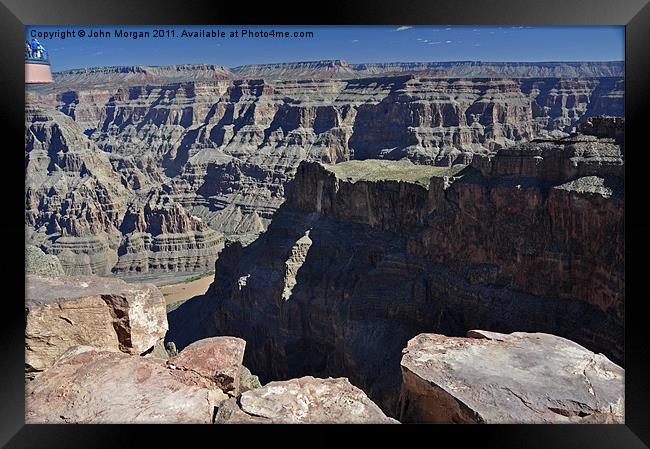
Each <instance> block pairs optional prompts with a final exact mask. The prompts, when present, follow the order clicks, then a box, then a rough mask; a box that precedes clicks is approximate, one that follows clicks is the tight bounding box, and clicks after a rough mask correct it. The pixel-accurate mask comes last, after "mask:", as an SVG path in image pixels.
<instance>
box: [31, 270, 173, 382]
mask: <svg viewBox="0 0 650 449" xmlns="http://www.w3.org/2000/svg"><path fill="white" fill-rule="evenodd" d="M26 284H27V285H26V289H25V315H26V323H27V324H26V328H25V350H26V352H25V371H26V375H27V376H28V377H33V376H34V375H35V373H38V372H40V371H43V370H45V369H46V368H48V367H49V366H51V365H52V364H53V363H54V361H55V360H56V359H57V358H59V356H61V355H62V354H63V353H64V352H65V351H67V350H68V348H70V347H72V346H76V345H88V346H95V347H100V348H111V349H116V350H120V351H122V352H125V353H128V354H144V353H147V352H150V351H152V350H154V347H155V346H156V345H158V344H160V343H161V342H162V340H163V338H164V336H165V333H166V331H167V328H168V326H167V316H166V312H165V300H164V298H163V297H162V295H161V294H160V292H159V291H158V289H157V288H156V287H155V286H153V285H151V284H127V283H126V282H124V281H122V280H118V279H109V278H101V277H95V276H75V277H66V276H61V277H51V278H44V277H39V276H34V275H28V276H27V281H26Z"/></svg>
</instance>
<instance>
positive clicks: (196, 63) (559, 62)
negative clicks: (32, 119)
mask: <svg viewBox="0 0 650 449" xmlns="http://www.w3.org/2000/svg"><path fill="white" fill-rule="evenodd" d="M334 61H342V62H345V63H346V64H349V65H363V64H414V63H415V64H430V63H435V64H448V63H454V62H455V63H463V62H479V63H484V64H494V63H498V64H508V63H516V64H567V63H574V64H575V63H601V64H604V63H625V60H624V59H621V60H593V59H585V60H576V59H572V60H558V61H521V60H519V61H512V60H507V61H494V60H491V61H487V60H486V61H484V60H480V59H475V60H473V59H462V60H461V59H458V60H446V61H385V62H378V61H375V62H367V61H366V62H348V61H346V60H344V59H315V60H302V61H285V62H263V63H251V64H242V65H237V66H227V65H221V64H217V63H211V62H183V63H178V64H163V65H137V64H126V65H107V66H85V67H75V68H68V69H62V70H57V71H54V72H52V74H57V73H63V72H70V71H74V70H84V69H108V68H117V67H120V68H123V67H173V66H183V65H184V66H199V65H212V66H218V67H224V68H226V69H229V70H233V69H238V68H241V67H250V66H261V65H280V64H305V63H316V62H334Z"/></svg>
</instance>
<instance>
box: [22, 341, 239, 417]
mask: <svg viewBox="0 0 650 449" xmlns="http://www.w3.org/2000/svg"><path fill="white" fill-rule="evenodd" d="M245 345H246V343H245V342H244V341H243V340H241V339H239V338H234V337H215V338H208V339H205V340H199V341H197V342H195V343H194V344H192V345H190V346H188V347H187V348H186V349H185V350H184V351H182V352H181V353H180V354H178V355H177V356H176V357H173V358H171V359H170V360H163V359H157V358H153V357H140V356H136V355H128V354H125V353H123V352H120V351H118V350H116V349H101V348H93V347H90V346H76V347H73V348H71V349H69V350H68V351H67V352H66V353H65V354H64V355H63V356H62V357H61V358H60V359H59V360H57V361H56V363H55V364H54V365H53V366H52V367H51V368H49V369H47V370H46V371H45V372H43V373H41V374H40V375H38V376H37V377H36V378H35V379H34V380H33V381H31V382H29V383H28V384H27V390H26V420H27V422H28V423H141V424H144V423H160V424H161V423H169V424H172V423H206V424H208V423H212V422H213V419H214V416H215V411H216V407H218V406H219V405H220V404H221V403H222V402H223V401H225V400H226V399H228V398H229V397H231V396H230V395H229V394H227V393H230V394H232V393H233V391H234V390H233V389H232V388H231V385H230V384H229V385H226V387H224V386H223V379H225V378H227V377H229V376H231V375H232V376H235V377H234V378H235V379H238V378H239V372H240V370H241V360H242V359H243V355H244V349H245ZM186 351H187V353H186ZM224 390H225V391H224Z"/></svg>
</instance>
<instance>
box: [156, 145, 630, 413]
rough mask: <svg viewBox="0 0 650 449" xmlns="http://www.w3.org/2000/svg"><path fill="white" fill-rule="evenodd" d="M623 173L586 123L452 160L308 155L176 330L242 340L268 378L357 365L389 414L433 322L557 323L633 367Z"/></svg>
mask: <svg viewBox="0 0 650 449" xmlns="http://www.w3.org/2000/svg"><path fill="white" fill-rule="evenodd" d="M350 165H354V167H352V169H350ZM364 166H365V168H363V167H364ZM623 175H624V164H623V157H622V155H621V153H620V149H619V147H618V146H617V145H616V143H615V141H614V140H613V139H598V138H596V137H594V136H585V135H574V136H572V137H567V138H565V139H561V140H556V141H537V142H532V143H527V144H520V145H517V146H515V147H513V148H508V149H502V150H500V151H498V152H496V154H490V155H485V156H480V155H475V156H474V158H473V160H472V162H471V165H469V166H455V167H451V168H445V167H431V166H421V165H412V164H409V163H408V162H389V161H370V160H368V161H363V162H361V161H351V162H345V163H340V164H337V165H333V166H325V165H322V164H320V163H310V162H303V163H302V164H301V165H300V167H299V168H298V171H297V174H296V178H295V179H294V181H293V182H292V184H290V187H288V191H289V194H288V197H287V200H286V202H285V203H284V204H283V205H282V207H281V208H280V209H279V210H278V212H277V213H276V215H275V216H274V219H273V221H272V223H271V225H270V226H269V228H268V230H267V231H266V232H265V233H264V234H263V235H262V236H261V237H260V238H259V239H257V240H256V241H255V242H253V243H251V244H250V245H248V246H246V247H242V246H241V245H240V244H237V243H233V244H230V245H228V246H226V248H225V249H224V250H223V251H222V253H221V255H220V258H219V260H218V262H217V269H216V273H215V282H214V283H213V284H212V286H211V289H210V290H209V291H208V293H207V294H206V295H205V296H202V297H197V298H194V299H192V300H190V301H188V302H186V303H185V304H183V305H182V306H181V307H179V308H178V309H176V310H175V311H174V312H172V313H171V314H170V332H169V334H168V336H169V338H170V339H171V340H173V341H175V342H176V344H178V345H179V347H183V346H185V345H187V344H189V343H191V342H192V341H194V340H196V339H198V338H202V337H206V336H211V335H235V336H238V337H241V338H244V339H246V341H247V342H248V350H247V353H246V356H245V363H246V365H247V366H249V367H250V368H251V369H252V370H253V371H254V372H256V373H257V374H259V375H260V376H261V379H262V380H263V381H268V380H270V379H288V378H292V377H300V376H304V375H314V376H319V377H327V376H336V377H338V376H347V377H349V378H350V380H351V382H352V383H353V384H354V385H358V386H359V387H361V388H362V389H363V390H364V391H365V392H366V393H368V395H369V397H370V398H372V399H373V400H375V401H377V402H378V404H379V405H381V406H382V408H383V410H384V411H386V412H387V413H391V414H396V413H397V402H398V397H397V394H396V392H397V391H398V389H399V383H400V377H401V376H400V373H399V369H398V365H399V358H400V354H401V350H402V348H403V347H404V346H405V345H406V343H407V341H408V340H409V339H411V338H413V337H414V336H415V335H417V334H420V333H423V332H436V333H441V334H445V335H451V336H463V335H465V334H466V332H467V331H468V330H470V329H476V328H481V329H489V330H492V331H497V332H516V331H525V332H544V333H551V334H556V335H559V336H561V337H565V338H569V339H571V340H574V341H576V342H577V343H579V344H580V345H583V346H584V347H586V348H588V349H589V350H592V351H595V352H602V353H604V354H605V355H606V356H607V357H609V358H611V359H612V360H614V361H615V362H617V363H622V360H623V303H624V280H625V276H624V233H623V225H624V192H623ZM603 242H607V244H603Z"/></svg>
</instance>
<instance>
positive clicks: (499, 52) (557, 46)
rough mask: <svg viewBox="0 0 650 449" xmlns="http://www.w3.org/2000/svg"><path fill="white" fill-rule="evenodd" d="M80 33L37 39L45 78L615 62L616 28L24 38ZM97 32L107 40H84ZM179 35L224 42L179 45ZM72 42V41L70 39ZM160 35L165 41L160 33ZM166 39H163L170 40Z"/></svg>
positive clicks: (620, 32) (620, 53)
mask: <svg viewBox="0 0 650 449" xmlns="http://www.w3.org/2000/svg"><path fill="white" fill-rule="evenodd" d="M115 29H122V30H125V31H136V30H137V31H145V30H146V31H149V32H150V33H151V34H153V32H152V30H154V29H163V30H173V31H174V37H162V38H159V37H158V38H155V37H149V38H139V39H132V38H125V37H122V38H119V37H114V36H113V34H114V30H115ZM242 29H248V30H251V31H259V30H266V31H270V30H276V31H289V32H291V33H293V32H294V31H311V32H313V33H314V37H311V38H300V37H297V38H293V37H289V38H254V37H253V38H242V37H230V36H229V33H230V32H231V31H234V30H242ZM66 30H67V31H76V32H77V33H78V31H79V30H84V32H85V33H86V36H85V37H83V38H80V37H78V36H75V37H70V36H68V37H66V38H61V37H54V38H50V37H48V38H41V39H40V41H41V42H42V43H43V44H44V46H45V47H46V48H47V49H48V51H49V52H50V59H51V63H52V69H53V71H60V70H66V69H72V68H81V67H94V66H111V65H168V64H184V63H210V64H218V65H224V66H227V67H235V66H238V65H244V64H262V63H273V62H294V61H313V60H319V59H344V60H346V61H348V62H349V63H359V62H391V61H458V60H461V61H462V60H480V61H622V60H623V59H624V41H625V40H624V27H618V26H588V27H530V26H520V27H513V26H501V27H497V26H452V25H450V26H440V25H438V26H413V27H409V26H397V25H395V26H309V25H306V26H282V25H277V26H265V27H261V26H214V25H208V26H159V27H158V26H101V27H84V26H74V27H70V26H34V27H27V30H26V32H27V37H28V38H29V37H30V36H31V35H32V32H35V33H36V32H41V33H42V32H55V31H66ZM89 30H103V31H106V32H109V33H110V34H111V37H108V38H92V37H87V35H88V32H89ZM182 30H188V31H199V30H214V31H223V32H225V33H226V37H214V38H183V37H181V36H180V35H181V33H182ZM75 34H76V33H75ZM165 34H167V33H165ZM170 34H171V33H170Z"/></svg>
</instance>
